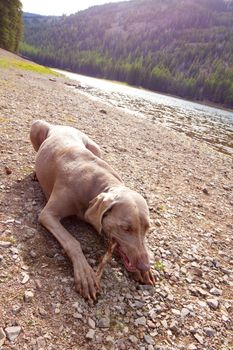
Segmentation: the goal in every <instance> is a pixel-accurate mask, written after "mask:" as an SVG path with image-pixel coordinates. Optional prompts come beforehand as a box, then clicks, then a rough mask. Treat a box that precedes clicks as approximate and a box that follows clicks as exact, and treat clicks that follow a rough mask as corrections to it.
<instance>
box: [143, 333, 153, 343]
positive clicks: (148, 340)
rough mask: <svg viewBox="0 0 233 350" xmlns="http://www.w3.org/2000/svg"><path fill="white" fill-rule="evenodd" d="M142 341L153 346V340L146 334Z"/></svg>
mask: <svg viewBox="0 0 233 350" xmlns="http://www.w3.org/2000/svg"><path fill="white" fill-rule="evenodd" d="M144 340H145V341H146V342H147V344H149V345H153V344H154V340H153V339H152V338H151V336H150V335H148V334H145V335H144Z"/></svg>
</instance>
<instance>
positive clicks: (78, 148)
mask: <svg viewBox="0 0 233 350" xmlns="http://www.w3.org/2000/svg"><path fill="white" fill-rule="evenodd" d="M30 138H31V142H32V144H33V147H34V149H35V150H36V151H37V152H38V153H37V156H36V176H37V178H38V180H39V183H40V185H41V187H42V190H43V192H44V194H45V196H46V198H47V200H48V202H47V204H46V206H45V207H44V209H43V210H42V212H41V213H40V215H39V222H40V223H41V224H42V225H43V226H44V227H46V228H47V229H48V230H49V231H50V232H51V233H52V234H53V235H54V236H55V237H56V239H57V240H58V241H59V243H60V244H61V245H62V247H63V248H64V250H65V252H66V253H67V255H68V256H69V258H70V259H71V261H72V263H73V267H74V279H75V285H76V289H77V291H78V292H79V293H80V294H81V295H83V296H84V297H85V298H88V299H90V298H93V299H95V298H96V292H97V290H98V287H99V286H98V281H97V278H96V274H95V272H94V271H93V269H92V268H91V266H90V265H89V264H88V262H87V260H86V258H85V256H84V254H83V252H82V249H81V246H80V243H79V242H78V241H77V240H76V239H75V238H74V237H73V236H72V235H71V234H70V233H69V232H68V231H67V230H66V229H65V228H64V227H63V226H62V224H61V223H60V220H61V219H62V218H64V217H67V216H71V215H76V216H77V217H78V218H79V219H82V220H84V221H86V222H88V223H90V224H91V225H92V226H93V227H94V228H95V229H96V230H97V231H98V232H99V233H101V232H103V233H105V234H106V235H108V236H110V237H112V238H113V239H114V240H115V241H116V242H117V250H118V252H119V254H120V255H121V257H122V259H123V262H124V265H125V267H126V268H127V270H128V271H130V272H133V273H134V277H135V278H136V279H137V280H138V281H140V282H142V283H145V284H152V285H154V284H155V280H154V277H153V275H152V273H151V271H150V264H149V258H148V253H147V250H146V247H145V242H144V241H145V235H146V232H147V231H148V228H149V211H148V207H147V204H146V201H145V200H144V198H143V197H142V196H141V195H140V194H138V193H137V192H135V191H132V190H130V189H129V188H127V187H125V185H124V184H123V182H122V180H121V179H120V177H119V175H118V174H117V173H116V172H115V171H114V170H113V169H112V168H111V167H110V166H109V165H108V164H107V163H106V162H105V161H104V160H102V159H101V158H100V149H99V147H98V145H97V144H96V143H95V142H94V141H92V140H91V139H90V138H89V137H88V136H86V135H85V134H83V133H82V132H80V131H78V130H76V129H75V128H72V127H68V126H60V125H51V124H49V123H47V122H45V121H40V120H38V121H36V122H34V123H33V125H32V127H31V132H30Z"/></svg>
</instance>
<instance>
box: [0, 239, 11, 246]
mask: <svg viewBox="0 0 233 350" xmlns="http://www.w3.org/2000/svg"><path fill="white" fill-rule="evenodd" d="M11 246H12V243H11V242H7V241H0V248H10V247H11Z"/></svg>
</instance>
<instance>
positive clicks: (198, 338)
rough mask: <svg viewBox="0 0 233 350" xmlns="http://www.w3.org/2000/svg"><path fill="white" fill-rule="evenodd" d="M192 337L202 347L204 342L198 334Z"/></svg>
mask: <svg viewBox="0 0 233 350" xmlns="http://www.w3.org/2000/svg"><path fill="white" fill-rule="evenodd" d="M193 336H194V338H195V339H196V340H197V341H198V342H199V343H200V344H201V345H203V343H204V340H203V337H202V336H201V335H200V334H198V333H195V334H194V335H193Z"/></svg>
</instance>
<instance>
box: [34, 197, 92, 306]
mask: <svg viewBox="0 0 233 350" xmlns="http://www.w3.org/2000/svg"><path fill="white" fill-rule="evenodd" d="M59 220H60V218H59V217H58V216H57V215H56V214H55V212H54V210H53V208H52V207H51V205H50V202H48V203H47V205H46V206H45V208H44V209H43V210H42V212H41V214H40V216H39V222H40V223H41V224H42V225H43V226H44V227H45V228H47V230H49V231H50V232H51V233H52V234H53V235H54V237H56V239H57V240H58V242H59V243H60V244H61V246H62V247H63V248H64V250H65V252H66V254H67V255H68V256H69V258H70V260H71V261H72V263H73V267H74V280H75V286H76V290H77V291H78V292H79V293H80V294H81V295H82V296H83V297H84V298H87V299H90V298H93V299H96V292H97V289H98V283H97V278H96V275H95V272H94V271H93V269H92V268H91V266H90V265H89V264H88V262H87V260H86V258H85V256H84V254H83V252H82V249H81V246H80V243H79V242H78V241H77V240H76V239H75V238H74V237H73V236H72V235H71V234H70V233H69V232H68V231H67V230H66V229H65V228H64V227H63V226H62V225H61V223H60V221H59Z"/></svg>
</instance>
